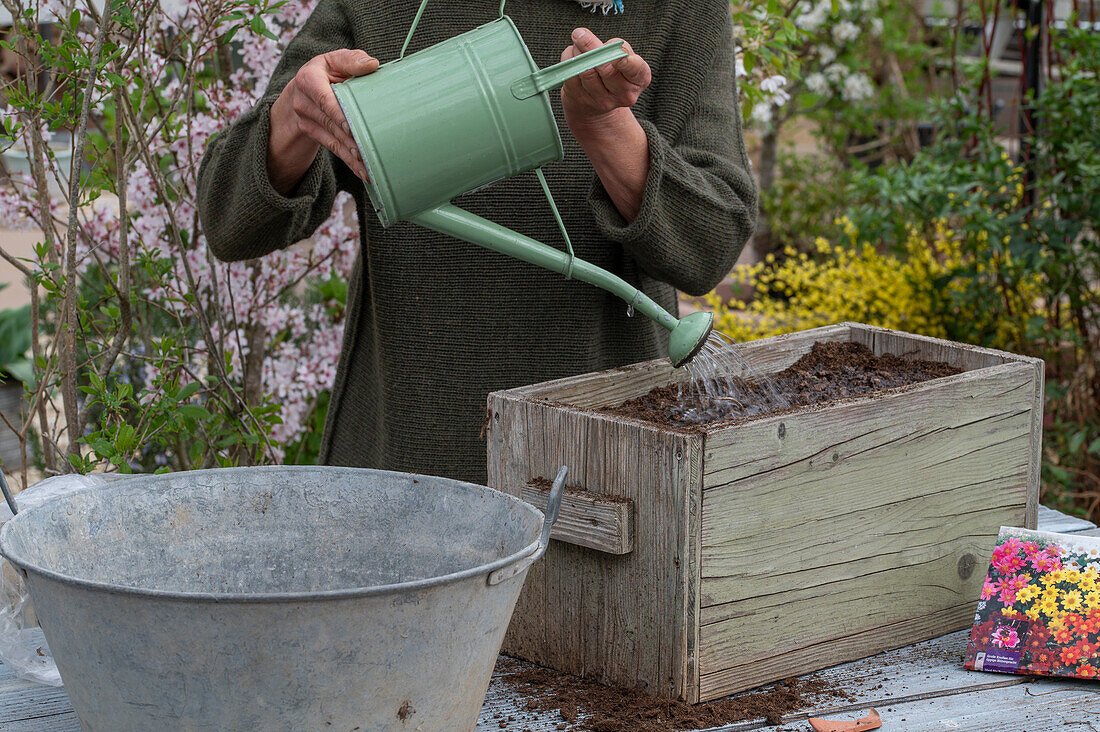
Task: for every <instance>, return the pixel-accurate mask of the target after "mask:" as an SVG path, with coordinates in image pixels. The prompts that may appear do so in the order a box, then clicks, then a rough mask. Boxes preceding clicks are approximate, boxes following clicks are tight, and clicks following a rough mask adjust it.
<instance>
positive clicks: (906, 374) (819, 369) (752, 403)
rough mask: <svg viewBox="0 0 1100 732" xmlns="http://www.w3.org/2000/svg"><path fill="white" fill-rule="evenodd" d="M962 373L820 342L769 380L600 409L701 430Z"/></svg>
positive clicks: (656, 393) (684, 389)
mask: <svg viewBox="0 0 1100 732" xmlns="http://www.w3.org/2000/svg"><path fill="white" fill-rule="evenodd" d="M960 372H961V369H957V368H955V367H954V366H949V365H947V364H946V363H942V362H939V361H919V360H910V359H907V358H903V357H901V356H895V355H893V354H889V353H888V354H884V355H882V356H876V355H874V354H873V353H872V352H871V350H870V349H869V348H867V347H866V346H864V345H863V344H861V343H854V342H851V341H839V342H830V343H823V342H820V341H819V342H817V343H814V345H813V348H812V349H811V351H810V352H809V353H807V354H806V355H805V356H803V357H802V358H800V359H798V361H796V362H795V363H794V364H792V365H791V366H790V367H789V368H787V369H785V370H784V371H781V372H779V373H778V374H773V375H771V376H770V377H762V378H758V379H744V378H736V377H733V378H728V379H724V380H723V381H722V382H721V383H718V382H715V384H716V385H715V386H712V387H711V388H710V389H701V388H699V385H695V387H694V388H691V387H690V386H689V385H688V384H687V383H683V384H670V385H668V386H662V387H659V388H657V389H654V390H653V391H651V392H649V393H648V394H646V395H644V396H641V397H638V398H637V399H631V400H629V401H627V402H624V403H623V404H621V405H619V406H617V407H605V408H604V409H602V410H600V411H602V412H606V413H609V414H614V415H618V416H622V417H633V418H635V419H642V420H645V421H647V422H654V423H656V424H660V425H667V426H674V427H697V426H699V425H707V424H712V423H714V422H722V421H726V420H736V419H745V418H748V417H755V416H759V415H763V414H775V413H779V412H783V411H787V410H789V409H797V408H799V407H805V406H810V405H815V404H823V403H826V402H830V401H833V400H836V399H844V398H847V397H854V396H862V395H864V394H871V393H874V392H878V391H883V390H886V389H894V388H897V387H901V386H909V385H911V384H917V383H920V382H922V381H928V380H930V379H937V378H939V377H941V376H951V375H953V374H957V373H960ZM706 391H709V392H711V393H710V394H709V395H708V394H706V393H705V392H706ZM777 397H778V398H777ZM784 402H785V403H784Z"/></svg>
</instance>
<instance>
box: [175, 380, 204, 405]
mask: <svg viewBox="0 0 1100 732" xmlns="http://www.w3.org/2000/svg"><path fill="white" fill-rule="evenodd" d="M201 388H202V384H200V383H199V382H197V381H192V382H190V383H189V384H187V385H186V386H184V387H183V388H182V389H180V392H179V394H178V395H177V396H178V398H179V400H180V401H181V402H183V401H187V400H188V399H190V398H191V397H193V396H195V394H197V393H198V391H199V389H201Z"/></svg>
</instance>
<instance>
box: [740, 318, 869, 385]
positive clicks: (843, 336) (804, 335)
mask: <svg viewBox="0 0 1100 732" xmlns="http://www.w3.org/2000/svg"><path fill="white" fill-rule="evenodd" d="M851 339H852V336H851V327H850V326H849V325H848V324H847V323H841V324H839V325H826V326H822V327H821V328H812V329H810V330H801V331H798V332H797V333H785V334H783V335H777V336H772V337H771V338H761V339H759V340H755V341H745V342H744V343H739V344H738V345H737V352H738V355H740V356H741V358H743V359H744V360H745V362H746V363H747V364H748V366H749V368H750V369H752V371H754V372H756V373H758V374H775V373H778V372H780V371H782V370H784V369H786V368H787V367H788V366H790V365H791V364H793V363H794V362H795V361H797V360H798V359H800V358H802V357H803V356H805V355H806V354H807V353H809V352H810V349H812V348H813V345H814V343H816V342H818V341H820V342H822V343H832V342H835V341H841V342H843V341H849V340H851Z"/></svg>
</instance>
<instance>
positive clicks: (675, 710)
mask: <svg viewBox="0 0 1100 732" xmlns="http://www.w3.org/2000/svg"><path fill="white" fill-rule="evenodd" d="M497 671H498V672H502V673H503V679H504V681H505V683H507V684H509V685H510V686H511V687H512V688H513V689H514V690H515V691H516V692H517V693H519V694H522V695H524V696H526V697H528V702H527V708H528V709H529V710H530V711H532V712H555V711H556V712H557V713H558V714H560V715H561V718H562V723H561V724H559V725H558V729H561V730H571V731H572V732H581V731H582V730H583V731H584V732H679V731H680V730H695V729H706V728H709V727H718V726H720V725H724V724H730V723H732V722H741V721H745V720H751V719H765V720H767V722H768V724H779V722H780V720H781V719H782V717H783V715H785V714H787V713H790V712H794V711H797V710H799V709H803V708H805V707H806V706H808V705H810V704H811V703H813V700H814V699H815V698H821V697H830V698H847V697H848V694H847V693H846V692H843V691H838V690H833V689H829V688H827V686H826V684H825V682H824V681H822V680H814V681H808V682H807V681H801V680H799V679H787V680H786V681H783V682H781V683H778V684H776V685H775V686H773V687H768V688H767V689H765V690H763V691H759V692H755V693H751V694H746V695H743V696H739V697H736V698H733V699H721V700H719V701H713V702H708V703H706V704H696V705H691V704H685V703H684V702H679V701H671V700H668V699H655V698H653V697H651V696H648V695H647V694H645V693H644V692H641V691H637V690H634V689H618V688H614V687H610V686H602V685H600V684H596V683H591V682H587V681H585V680H583V679H579V678H577V677H575V676H569V675H568V674H560V673H557V672H555V671H550V670H548V669H543V668H539V667H536V666H530V665H528V664H525V663H521V662H517V661H513V660H511V659H507V658H501V660H500V661H499V662H498V663H497ZM508 728H509V729H515V730H522V729H523V720H522V719H514V720H509V724H508Z"/></svg>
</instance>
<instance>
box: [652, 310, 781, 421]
mask: <svg viewBox="0 0 1100 732" xmlns="http://www.w3.org/2000/svg"><path fill="white" fill-rule="evenodd" d="M683 368H684V369H685V370H686V371H687V373H688V378H687V379H685V380H683V381H681V382H679V384H678V387H679V388H678V397H679V398H678V399H677V403H676V404H675V405H673V406H672V407H670V411H671V412H672V414H671V415H670V416H672V417H675V418H677V419H679V420H680V421H682V422H686V423H689V424H703V423H706V422H714V421H718V420H721V419H727V418H732V417H748V416H752V415H756V414H763V413H765V412H774V411H777V410H780V409H786V408H788V407H790V406H791V405H790V402H789V401H788V400H787V398H786V397H784V396H783V395H782V394H780V393H779V390H778V389H777V388H776V385H775V382H774V381H773V380H772V378H771V377H770V376H768V375H767V374H764V373H762V372H760V371H758V370H757V369H754V368H753V367H752V366H751V365H750V364H749V362H748V361H746V360H745V358H744V357H743V356H742V355H741V353H740V351H739V350H738V347H737V343H736V342H735V341H734V340H733V339H732V338H730V337H729V336H727V335H725V334H724V333H718V332H717V331H715V332H712V333H711V334H710V335H709V336H708V337H707V342H706V343H705V344H703V348H702V350H700V351H699V353H698V354H696V356H695V358H693V359H692V360H691V361H689V362H688V363H687V364H686V365H685V366H684V367H683Z"/></svg>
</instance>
